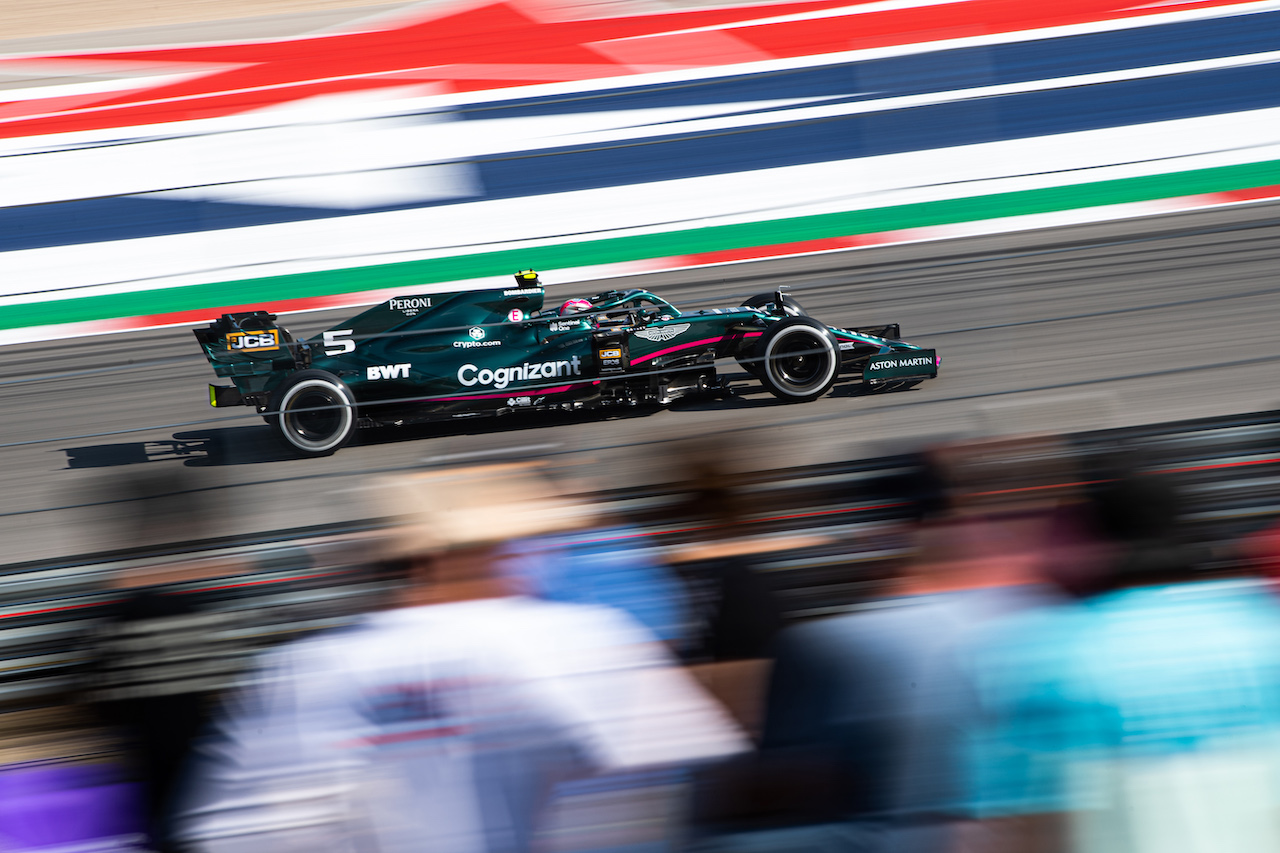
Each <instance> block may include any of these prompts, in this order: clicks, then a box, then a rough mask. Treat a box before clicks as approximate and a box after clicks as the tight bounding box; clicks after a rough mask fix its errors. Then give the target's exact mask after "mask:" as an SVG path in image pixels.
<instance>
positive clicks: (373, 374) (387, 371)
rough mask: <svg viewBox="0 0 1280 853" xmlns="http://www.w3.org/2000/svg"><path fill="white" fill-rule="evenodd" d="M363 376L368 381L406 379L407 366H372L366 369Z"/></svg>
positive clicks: (407, 375)
mask: <svg viewBox="0 0 1280 853" xmlns="http://www.w3.org/2000/svg"><path fill="white" fill-rule="evenodd" d="M365 375H366V376H367V377H368V378H369V379H408V378H409V365H407V364H374V365H371V366H370V367H369V368H368V370H367V371H366V373H365Z"/></svg>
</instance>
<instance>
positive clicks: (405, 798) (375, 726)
mask: <svg viewBox="0 0 1280 853" xmlns="http://www.w3.org/2000/svg"><path fill="white" fill-rule="evenodd" d="M375 495H376V496H377V498H378V499H379V501H380V502H381V503H382V504H383V505H384V506H386V507H390V508H393V510H394V513H395V514H396V515H399V516H403V517H404V518H403V523H401V524H400V525H399V526H398V527H397V528H396V529H395V533H394V535H393V537H392V539H391V542H390V548H389V551H388V554H387V558H388V563H389V565H392V566H395V567H397V571H398V573H399V576H400V579H401V582H400V585H399V587H398V588H397V590H396V591H395V593H394V596H393V602H392V604H393V606H392V607H391V608H389V609H387V610H384V611H381V612H378V613H374V614H372V615H370V616H369V617H368V618H367V619H366V620H364V621H363V622H362V623H360V624H358V625H356V626H354V627H352V628H350V629H346V630H342V631H338V632H334V633H330V634H322V635H317V636H314V637H312V638H309V639H306V640H302V641H298V642H295V643H291V644H288V645H285V646H282V647H280V648H278V649H277V650H276V651H274V652H273V653H271V654H269V655H268V656H267V657H266V658H265V660H264V661H263V666H262V668H261V670H260V672H259V674H258V677H257V678H256V679H254V680H253V681H252V682H251V683H250V684H249V685H248V686H247V688H246V689H245V690H244V691H243V692H242V693H240V694H239V695H237V696H236V697H235V698H234V700H233V701H232V702H230V703H229V704H228V707H227V711H226V714H225V716H224V717H223V719H222V720H221V722H220V724H219V726H218V730H217V734H218V736H217V737H216V738H213V739H211V740H210V741H209V742H208V744H207V747H206V748H205V749H203V750H202V761H201V763H200V764H199V766H198V767H197V769H196V772H195V775H194V778H193V780H192V782H193V787H192V792H191V796H190V798H189V803H188V806H187V808H186V809H185V812H184V819H183V821H182V834H183V836H184V837H185V838H186V839H187V840H188V841H190V842H191V843H192V844H193V846H195V847H196V848H197V849H202V850H210V851H237V853H239V851H246V853H247V852H248V851H258V850H270V851H272V853H283V851H285V850H299V851H307V853H316V851H325V850H348V849H350V850H375V849H376V850H378V851H381V852H382V853H397V851H418V850H430V851H446V853H452V851H459V853H461V851H468V853H469V851H486V853H487V851H519V850H528V849H530V847H531V845H532V843H533V839H534V828H535V824H536V820H537V817H538V814H539V812H540V811H541V809H542V806H543V804H544V801H545V799H546V797H547V795H548V793H549V791H550V790H551V787H552V785H553V784H554V783H555V782H556V781H558V780H559V779H562V778H565V777H567V776H570V775H574V774H580V773H583V772H591V771H600V770H618V769H622V770H630V769H634V768H638V767H651V766H659V767H660V766H671V765H678V764H682V763H686V762H693V761H702V760H709V759H715V758H720V757H723V756H726V755H730V754H733V753H736V752H738V751H740V750H742V749H743V748H744V747H745V741H744V739H743V737H742V735H741V733H740V731H739V730H738V729H737V728H736V727H735V726H734V725H733V724H732V722H731V721H730V720H729V718H728V716H727V715H726V714H725V713H724V712H723V710H722V709H721V708H720V707H719V706H718V705H717V704H716V703H715V702H714V701H713V700H711V699H710V698H709V697H708V696H707V695H706V694H705V693H704V692H703V691H702V690H701V689H700V688H699V687H698V686H697V685H696V683H695V682H693V681H692V680H691V679H690V678H688V677H687V676H686V675H685V674H684V673H683V672H682V671H681V670H680V669H678V668H677V667H675V666H674V665H673V660H672V658H671V657H670V655H669V654H668V653H667V652H666V651H665V650H664V648H663V646H662V645H661V644H660V643H658V642H657V641H656V640H655V639H654V638H653V636H652V634H650V633H649V632H647V631H645V630H644V629H643V628H642V627H641V626H640V625H639V624H637V623H636V622H635V621H634V620H632V619H630V618H629V617H627V616H626V614H625V613H623V612H622V611H619V610H616V609H613V608H603V607H595V606H588V605H579V604H563V603H556V602H548V601H542V600H536V599H532V598H526V597H522V596H516V595H512V594H511V593H510V587H509V583H508V581H507V579H506V578H504V577H502V575H501V573H500V572H499V571H498V569H497V566H496V560H497V552H498V548H499V546H501V544H502V543H503V542H504V541H506V540H508V539H513V538H529V537H535V536H542V535H546V534H550V533H554V532H557V531H559V530H560V529H562V528H563V527H564V526H565V525H566V524H567V523H569V521H568V519H570V518H571V517H572V516H573V515H574V514H575V508H574V507H571V506H568V505H566V504H565V502H564V501H562V500H560V499H559V498H558V497H557V496H556V495H555V494H554V493H553V492H552V491H551V490H550V489H549V488H548V487H547V484H546V483H545V482H544V481H543V480H542V479H540V478H539V477H537V476H536V475H535V474H534V473H533V472H532V471H530V470H529V469H528V468H527V467H525V466H490V467H484V468H478V469H461V470H454V471H442V472H433V473H428V474H419V475H402V476H399V477H395V478H391V479H389V480H386V481H384V482H381V483H379V484H378V485H377V486H376V491H375Z"/></svg>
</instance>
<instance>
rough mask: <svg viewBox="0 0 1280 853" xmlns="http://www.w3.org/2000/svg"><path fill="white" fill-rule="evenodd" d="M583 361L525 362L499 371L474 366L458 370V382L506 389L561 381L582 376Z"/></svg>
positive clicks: (466, 365) (572, 359)
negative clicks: (561, 378) (556, 380)
mask: <svg viewBox="0 0 1280 853" xmlns="http://www.w3.org/2000/svg"><path fill="white" fill-rule="evenodd" d="M581 375H582V361H581V359H579V358H578V357H577V356H576V355H575V356H574V357H573V358H571V359H569V360H568V361H542V362H534V363H530V362H527V361H526V362H525V363H524V364H521V365H518V366H517V367H499V368H498V369H497V370H490V369H489V368H487V367H486V368H484V369H483V370H481V369H480V368H479V367H477V366H476V365H474V364H464V365H462V367H459V368H458V382H459V383H460V384H462V385H466V386H468V387H471V386H473V385H492V386H493V387H494V388H506V387H507V386H508V385H510V384H511V383H512V382H532V381H535V380H538V379H559V378H560V377H562V376H581Z"/></svg>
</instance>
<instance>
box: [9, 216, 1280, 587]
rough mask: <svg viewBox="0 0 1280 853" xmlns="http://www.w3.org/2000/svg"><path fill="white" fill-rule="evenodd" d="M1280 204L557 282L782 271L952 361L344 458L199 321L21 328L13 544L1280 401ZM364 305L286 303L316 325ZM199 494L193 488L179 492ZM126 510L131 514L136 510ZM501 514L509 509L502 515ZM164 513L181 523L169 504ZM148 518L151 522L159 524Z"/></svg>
mask: <svg viewBox="0 0 1280 853" xmlns="http://www.w3.org/2000/svg"><path fill="white" fill-rule="evenodd" d="M1278 271H1280V205H1276V204H1257V205H1242V206H1236V207H1231V208H1220V209H1217V210H1213V211H1206V212H1199V213H1183V214H1172V215H1167V216H1161V217H1153V218H1147V219H1139V220H1129V221H1122V222H1116V223H1108V224H1099V225H1083V226H1080V225H1077V226H1069V227H1060V228H1052V229H1046V230H1040V231H1034V232H1026V233H1018V234H1009V235H1002V236H994V237H981V238H965V239H956V240H945V241H938V242H933V243H927V244H917V245H914V246H896V247H882V248H870V249H861V250H855V251H847V252H840V253H830V254H823V255H812V256H807V257H803V258H793V259H780V260H775V261H766V262H757V263H745V264H730V265H724V266H720V267H716V268H705V269H700V270H696V271H688V272H668V273H662V274H653V275H648V276H637V277H633V278H631V279H627V280H625V281H617V280H614V281H610V282H608V283H601V284H600V285H599V286H598V287H592V286H590V285H588V286H582V287H574V288H573V289H572V291H571V290H570V289H569V288H568V287H564V286H560V287H557V286H555V281H556V275H555V271H554V270H545V271H543V272H544V275H543V278H544V281H546V282H547V283H548V284H549V285H550V287H549V292H548V299H547V302H548V304H555V301H556V300H559V299H563V298H567V297H568V296H569V295H574V294H579V293H586V294H589V293H592V292H595V291H597V290H604V289H608V288H609V287H613V286H643V287H648V288H650V289H652V290H654V291H655V292H657V293H658V294H659V295H662V296H665V297H667V298H668V299H670V300H671V301H672V302H674V303H675V304H677V305H679V306H680V307H682V308H694V309H696V308H701V307H716V306H726V305H736V304H739V303H740V302H741V301H742V300H743V299H745V298H746V297H749V296H751V295H753V294H756V293H760V292H765V291H769V290H772V289H773V288H774V287H776V286H777V285H779V284H786V285H789V286H790V287H791V293H792V294H793V295H794V296H795V297H796V298H798V299H799V300H800V301H801V302H802V303H803V304H804V305H805V307H806V309H807V310H808V311H809V312H810V313H811V314H812V315H813V316H815V317H817V318H818V319H821V320H824V321H827V322H831V323H834V324H837V325H849V326H855V325H857V326H872V325H877V324H882V323H887V322H899V323H901V324H902V328H903V333H904V337H905V338H906V339H907V340H909V341H912V342H915V343H920V344H923V345H927V346H933V347H936V348H937V349H938V351H939V353H940V355H941V356H942V372H941V375H940V377H939V378H938V379H937V380H934V381H931V382H927V383H925V384H924V385H922V386H920V387H918V388H916V389H913V390H910V391H906V392H901V393H895V394H887V395H876V396H865V395H862V394H861V393H860V390H859V389H858V388H857V387H855V386H854V385H851V384H838V385H837V386H836V388H835V390H834V391H833V392H832V393H831V394H830V395H828V396H827V397H825V398H823V399H821V400H819V401H817V402H815V403H811V404H802V405H787V404H782V403H780V402H778V401H776V400H775V399H774V398H773V397H772V396H770V395H769V394H767V393H766V392H764V391H762V390H761V389H760V388H759V386H758V385H755V384H754V383H753V382H749V381H748V380H747V376H746V374H744V373H742V372H740V371H739V369H738V368H737V367H736V365H733V364H728V365H725V366H724V370H725V372H726V373H728V374H730V375H732V376H733V377H734V378H735V379H736V380H737V381H736V382H735V385H736V386H737V387H738V388H740V389H741V393H740V394H739V395H737V396H735V397H733V398H730V399H724V400H705V401H696V402H684V403H681V404H678V405H676V406H675V407H673V408H672V409H671V410H663V411H657V412H652V413H639V412H638V413H635V414H631V415H628V416H624V417H614V418H603V417H596V416H573V417H567V416H566V417H559V416H556V417H540V416H536V415H527V416H521V417H514V416H513V417H510V418H503V419H499V420H493V419H482V420H481V419H477V420H467V421H461V422H457V423H453V424H447V425H442V426H433V427H424V428H415V429H405V430H401V431H393V432H390V433H386V434H382V433H380V434H377V435H373V436H369V437H366V440H364V441H362V442H361V443H360V444H359V445H357V446H353V447H349V448H346V449H344V450H342V451H340V452H339V453H337V454H336V455H334V456H332V457H329V458H324V459H296V458H291V457H290V456H289V454H288V453H286V452H284V451H283V450H281V449H280V448H279V447H278V446H277V444H276V441H275V439H274V436H273V435H272V434H271V432H270V430H269V428H268V427H267V426H266V425H264V424H263V423H262V421H261V419H260V418H258V417H257V416H256V415H253V414H250V413H248V411H247V410H241V409H231V410H215V409H212V408H210V407H209V405H208V402H207V396H206V387H205V386H206V384H207V383H208V382H210V381H213V380H214V379H215V377H214V376H213V373H212V371H211V370H210V369H209V367H208V366H207V364H206V362H205V361H204V359H203V357H202V356H201V355H200V353H199V350H198V348H197V346H196V343H195V340H194V339H193V338H192V336H191V333H190V331H189V330H188V329H186V328H174V329H161V330H153V331H149V332H144V333H136V334H121V335H111V336H103V337H97V338H86V339H79V340H72V341H64V342H49V343H42V344H30V345H22V346H12V347H6V348H4V349H2V350H0V424H2V425H3V429H2V430H0V470H2V471H3V472H4V479H3V483H4V488H3V497H0V542H3V543H4V558H3V559H2V560H0V563H16V562H20V561H25V560H35V559H51V558H59V557H66V556H72V555H79V554H86V553H91V552H98V551H104V550H110V549H115V548H123V547H128V546H130V545H135V544H140V543H138V542H137V537H138V536H139V535H144V536H153V537H159V538H171V539H187V538H196V537H206V536H225V535H235V534H243V533H250V532H265V531H274V530H283V529H287V528H291V527H296V526H300V525H305V526H310V525H324V524H330V523H333V522H337V521H343V520H350V519H353V518H362V517H365V516H367V515H368V514H369V510H368V509H367V505H366V503H365V502H364V501H363V499H362V496H361V489H362V488H363V487H364V486H365V485H366V484H367V483H368V482H369V478H370V476H372V475H376V474H378V473H382V472H389V471H396V470H403V469H406V468H412V467H415V466H420V465H423V464H436V463H439V462H442V461H449V460H455V459H456V460H476V461H482V460H488V459H495V458H503V459H507V458H517V459H520V458H546V459H549V460H550V461H552V462H553V463H554V464H556V465H557V466H558V467H559V468H560V469H561V470H563V471H565V472H567V473H570V474H573V475H575V476H581V477H585V478H588V479H590V480H593V481H595V482H596V483H597V484H609V483H617V484H626V485H631V484H638V483H662V482H670V481H673V480H675V479H678V477H679V471H678V468H679V466H678V464H677V463H676V462H675V460H676V459H678V458H679V455H678V452H679V451H682V450H684V449H685V448H686V447H689V446H690V444H691V442H699V441H700V442H703V443H704V446H707V447H715V448H717V449H718V450H720V451H724V452H726V453H729V454H731V455H732V456H733V458H734V459H735V460H736V464H739V465H742V466H744V467H749V468H753V469H770V468H778V467H784V466H790V465H797V464H816V463H821V462H824V461H831V460H842V459H851V458H861V457H865V456H869V455H880V454H883V453H888V452H891V451H895V450H899V449H902V448H904V447H906V446H910V445H913V444H918V443H920V442H925V441H931V440H936V439H939V438H946V437H955V436H964V435H981V434H989V433H993V432H996V433H1011V432H1025V431H1076V430H1087V429H1095V428H1103V427H1110V426H1128V425H1137V424H1146V423H1155V422H1160V421H1168V420H1176V419H1183V418H1192V417H1200V416H1209V415H1222V414H1235V413H1246V412H1253V411H1261V410H1267V409H1275V408H1277V407H1278V406H1280V393H1277V383H1276V369H1277V364H1278V363H1280V327H1278V324H1277V323H1276V317H1277V314H1278V313H1280V311H1278V310H1277V309H1278V308H1280V280H1278V279H1277V272H1278ZM349 313H351V312H341V313H338V314H334V313H330V314H328V315H325V314H307V315H294V316H290V317H287V318H285V320H284V322H285V323H286V325H287V326H288V327H289V328H290V329H291V330H293V331H294V332H295V334H299V333H300V334H312V333H314V332H316V331H318V330H320V329H323V328H328V327H330V326H331V325H332V324H333V323H335V322H337V321H338V320H340V319H342V317H343V316H344V315H346V314H349ZM157 471H160V472H168V473H181V474H182V475H183V477H182V479H181V486H180V489H181V490H182V491H184V492H185V491H190V492H191V493H193V494H195V495H197V496H199V497H202V498H207V499H208V500H207V501H206V506H205V508H204V510H202V511H201V512H200V513H198V514H189V515H183V514H182V513H177V514H171V515H170V517H169V518H167V519H159V518H157V519H154V523H151V522H150V521H149V522H148V523H147V524H146V525H144V526H143V527H142V528H138V527H136V526H135V525H131V524H123V523H122V522H121V519H122V518H123V517H127V516H128V514H129V511H130V509H131V508H132V507H131V506H130V505H128V504H121V503H119V501H120V499H121V498H122V497H124V496H127V494H128V489H127V488H126V484H127V482H128V478H130V477H133V476H135V475H138V474H140V473H143V472H157ZM179 505H180V502H178V501H177V500H175V502H174V506H179ZM121 513H123V514H124V515H123V516H122V515H121ZM497 523H500V520H497ZM161 526H163V528H164V529H163V530H159V529H157V528H159V527H161ZM140 529H141V530H142V531H144V532H143V533H142V534H140V533H139V532H138V531H139V530H140Z"/></svg>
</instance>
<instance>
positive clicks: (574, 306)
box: [560, 299, 591, 317]
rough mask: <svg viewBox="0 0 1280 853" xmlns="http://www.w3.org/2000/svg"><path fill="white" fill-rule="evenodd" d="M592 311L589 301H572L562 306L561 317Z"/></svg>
mask: <svg viewBox="0 0 1280 853" xmlns="http://www.w3.org/2000/svg"><path fill="white" fill-rule="evenodd" d="M590 310H591V302H590V301H589V300H587V299H570V300H569V301H568V302H566V303H565V304H563V305H561V306H560V316H561V317H563V316H565V315H566V314H579V313H581V312H583V311H590Z"/></svg>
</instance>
